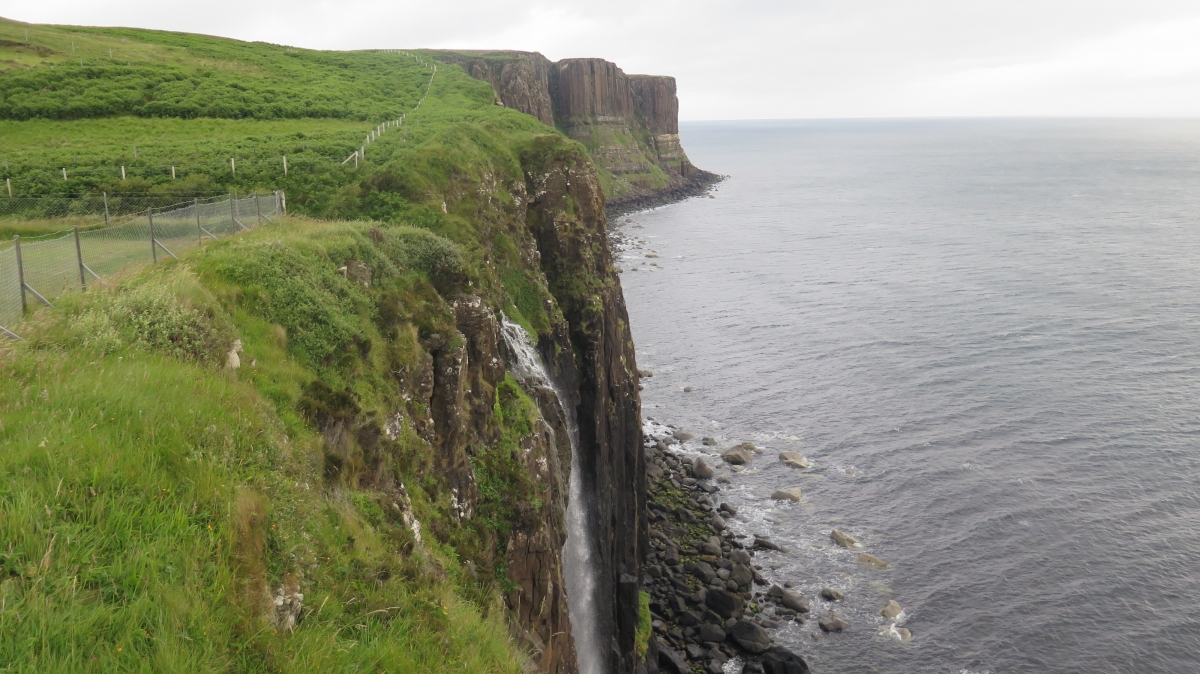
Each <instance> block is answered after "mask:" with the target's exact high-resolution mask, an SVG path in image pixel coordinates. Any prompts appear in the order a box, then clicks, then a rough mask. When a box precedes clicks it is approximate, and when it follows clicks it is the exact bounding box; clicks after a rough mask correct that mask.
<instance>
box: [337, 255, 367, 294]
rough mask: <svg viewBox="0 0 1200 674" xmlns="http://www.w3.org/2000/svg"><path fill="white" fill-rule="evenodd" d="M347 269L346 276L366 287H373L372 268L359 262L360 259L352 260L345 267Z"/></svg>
mask: <svg viewBox="0 0 1200 674" xmlns="http://www.w3.org/2000/svg"><path fill="white" fill-rule="evenodd" d="M344 269H345V270H346V278H349V279H350V280H351V281H354V282H355V283H358V284H359V285H361V286H362V287H364V288H370V287H371V268H370V267H368V266H367V265H365V264H363V263H362V262H359V261H358V260H350V261H349V262H347V263H346V266H345V267H344Z"/></svg>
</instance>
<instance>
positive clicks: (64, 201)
mask: <svg viewBox="0 0 1200 674" xmlns="http://www.w3.org/2000/svg"><path fill="white" fill-rule="evenodd" d="M218 198H221V199H223V198H225V197H224V196H221V197H218ZM182 200H183V198H182V197H179V196H174V195H164V194H108V193H106V192H102V193H100V194H81V195H77V196H29V197H8V198H5V197H4V196H3V195H0V221H2V220H4V219H10V220H37V219H47V220H49V219H56V218H71V217H80V218H86V217H89V216H95V217H94V220H95V221H96V222H97V223H99V222H101V221H103V222H105V223H107V222H110V221H112V220H117V219H124V218H122V217H121V216H125V215H136V214H144V213H145V212H146V210H147V209H150V208H154V209H158V210H168V209H171V208H176V207H177V206H178V205H179V203H180V201H182ZM204 201H206V202H207V201H209V200H208V199H205V200H204ZM102 219H103V220H102ZM0 224H3V222H0Z"/></svg>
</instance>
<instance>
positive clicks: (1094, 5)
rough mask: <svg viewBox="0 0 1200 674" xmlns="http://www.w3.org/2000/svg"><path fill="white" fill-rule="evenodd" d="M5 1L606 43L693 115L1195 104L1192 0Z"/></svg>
mask: <svg viewBox="0 0 1200 674" xmlns="http://www.w3.org/2000/svg"><path fill="white" fill-rule="evenodd" d="M0 15H3V16H6V17H8V18H12V19H18V20H22V21H31V22H36V23H69V24H84V25H125V26H137V27H144V28H163V29H169V30H181V31H189V32H199V33H209V34H214V35H223V36H228V37H235V38H239V39H244V40H265V41H269V42H278V43H284V44H290V45H296V46H301V47H312V48H329V49H359V48H371V47H398V48H404V47H438V48H475V49H480V48H510V49H525V50H532V51H540V52H542V53H543V54H545V55H547V56H548V57H550V58H552V59H559V58H564V57H570V56H599V57H603V58H606V59H608V60H610V61H615V62H616V63H618V64H619V65H620V66H621V67H622V68H624V70H625V71H626V72H629V73H652V74H665V75H674V76H676V77H677V78H678V80H679V90H680V99H681V107H682V110H681V115H682V117H683V118H685V119H750V118H797V117H878V116H884V117H894V116H975V115H988V116H991V115H1119V116H1123V115H1132V116H1142V115H1147V116H1159V115H1167V116H1196V115H1200V2H1197V1H1196V0H1187V1H1184V0H1003V1H998V0H989V1H986V2H983V1H978V0H908V1H905V0H899V1H898V0H801V1H794V2H785V1H779V0H744V1H742V2H728V1H720V0H687V1H684V0H605V1H604V2H576V1H574V0H559V1H557V2H547V1H541V2H512V3H505V2H495V0H488V1H483V0H423V1H422V2H408V1H399V2H395V1H393V2H386V1H382V0H236V1H235V0H208V1H207V2H196V3H191V2H189V3H180V2H169V1H168V2H163V1H162V0H153V1H151V0H4V2H3V3H0Z"/></svg>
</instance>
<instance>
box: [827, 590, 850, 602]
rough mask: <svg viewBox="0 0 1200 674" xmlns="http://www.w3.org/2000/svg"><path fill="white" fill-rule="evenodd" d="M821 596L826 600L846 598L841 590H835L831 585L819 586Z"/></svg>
mask: <svg viewBox="0 0 1200 674" xmlns="http://www.w3.org/2000/svg"><path fill="white" fill-rule="evenodd" d="M821 598H822V599H825V600H827V601H841V600H843V599H845V598H846V595H844V594H842V592H841V590H835V589H833V588H832V587H823V588H821Z"/></svg>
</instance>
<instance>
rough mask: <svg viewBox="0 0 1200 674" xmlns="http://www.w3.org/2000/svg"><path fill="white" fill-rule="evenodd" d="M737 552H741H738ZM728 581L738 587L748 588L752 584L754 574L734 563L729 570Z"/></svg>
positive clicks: (741, 565) (742, 565)
mask: <svg viewBox="0 0 1200 674" xmlns="http://www.w3.org/2000/svg"><path fill="white" fill-rule="evenodd" d="M737 552H741V550H738V551H737ZM729 580H732V581H733V582H735V583H737V586H738V587H749V586H750V583H753V582H754V572H753V571H751V570H750V567H748V566H746V565H745V564H739V563H736V562H735V563H734V565H733V566H732V567H730V569H729Z"/></svg>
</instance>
